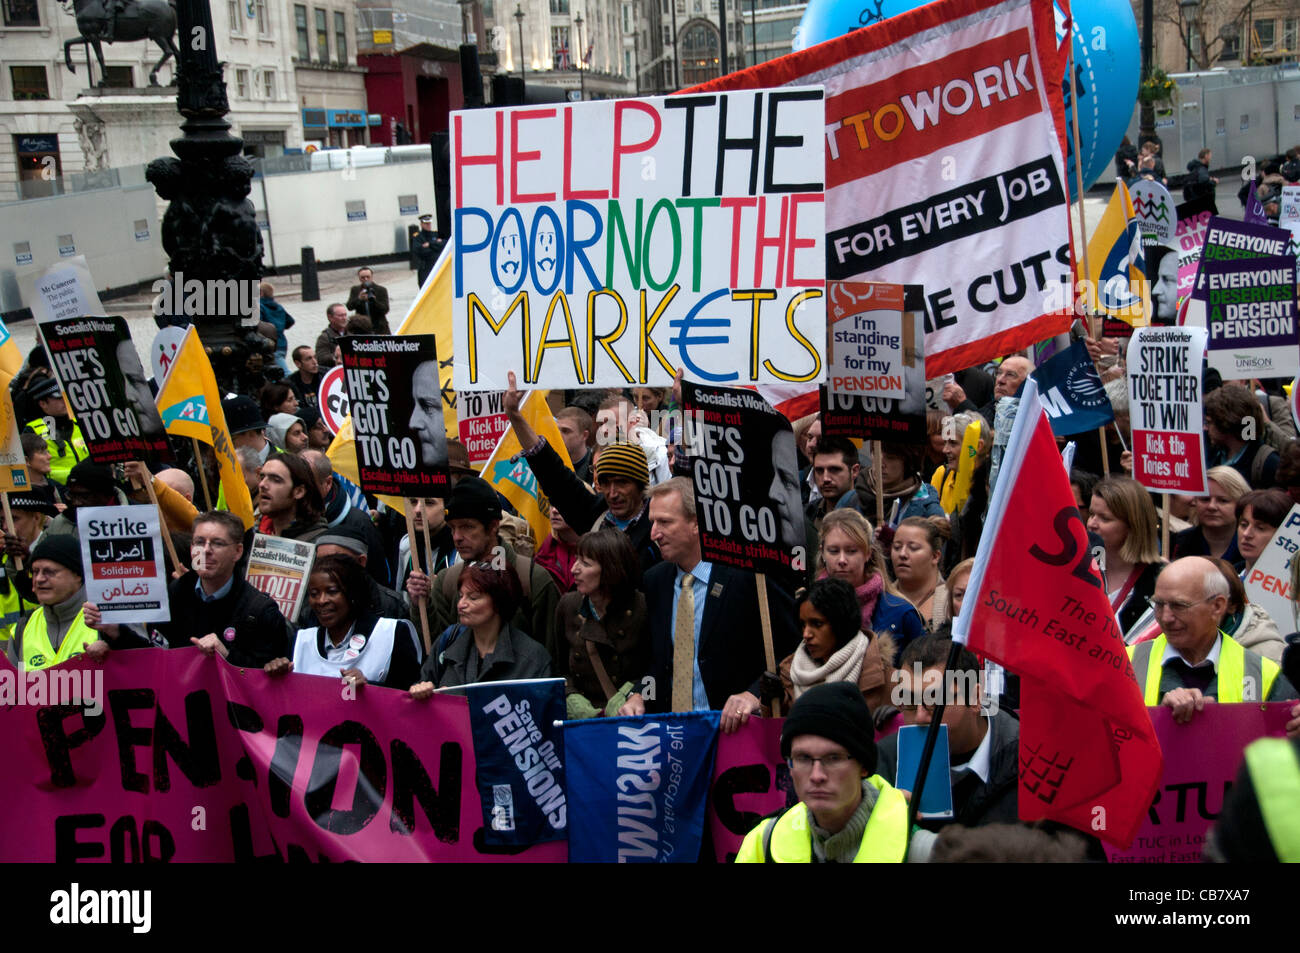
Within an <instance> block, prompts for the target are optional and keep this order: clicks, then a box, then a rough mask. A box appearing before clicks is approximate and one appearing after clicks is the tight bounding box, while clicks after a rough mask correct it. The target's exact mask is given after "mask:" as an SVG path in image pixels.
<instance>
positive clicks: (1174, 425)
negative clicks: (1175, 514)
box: [1128, 328, 1206, 496]
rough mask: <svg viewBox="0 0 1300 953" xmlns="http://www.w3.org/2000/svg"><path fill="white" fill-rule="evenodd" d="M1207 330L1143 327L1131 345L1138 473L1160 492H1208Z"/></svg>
mask: <svg viewBox="0 0 1300 953" xmlns="http://www.w3.org/2000/svg"><path fill="white" fill-rule="evenodd" d="M1205 340H1206V331H1205V328H1138V329H1137V330H1136V331H1135V332H1134V333H1133V339H1132V340H1131V341H1129V345H1128V393H1129V408H1130V414H1131V420H1132V426H1133V477H1134V478H1135V479H1136V480H1137V481H1138V482H1139V483H1141V484H1142V485H1143V486H1144V487H1146V488H1147V489H1148V490H1155V491H1157V492H1160V493H1187V494H1191V495H1193V496H1199V495H1201V494H1203V493H1204V492H1205V447H1204V446H1203V445H1202V442H1201V359H1202V358H1203V357H1204V356H1205Z"/></svg>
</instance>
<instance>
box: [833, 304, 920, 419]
mask: <svg viewBox="0 0 1300 953" xmlns="http://www.w3.org/2000/svg"><path fill="white" fill-rule="evenodd" d="M829 287H830V304H829V305H828V308H829V311H830V318H831V323H830V326H829V328H828V329H827V335H828V337H829V339H830V340H829V342H828V344H827V360H828V362H829V363H830V373H829V375H828V379H829V381H830V383H829V386H826V387H822V388H821V411H822V433H823V434H825V435H826V436H828V437H836V436H843V437H855V438H859V439H863V440H888V441H891V442H893V443H924V442H925V439H926V436H925V433H926V430H925V410H926V380H925V330H924V317H925V316H924V303H923V300H922V289H921V288H920V286H918V285H891V284H884V283H881V282H857V281H833V282H831V283H830V285H829Z"/></svg>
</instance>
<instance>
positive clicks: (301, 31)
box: [293, 4, 311, 63]
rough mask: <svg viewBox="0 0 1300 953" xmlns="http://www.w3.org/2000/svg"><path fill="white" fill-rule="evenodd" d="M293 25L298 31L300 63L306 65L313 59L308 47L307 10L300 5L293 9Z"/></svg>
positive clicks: (295, 5)
mask: <svg viewBox="0 0 1300 953" xmlns="http://www.w3.org/2000/svg"><path fill="white" fill-rule="evenodd" d="M293 25H294V27H295V29H297V31H298V61H299V62H301V63H306V62H307V61H308V60H310V59H311V50H309V49H308V47H307V8H306V7H304V6H301V5H300V4H294V7H293Z"/></svg>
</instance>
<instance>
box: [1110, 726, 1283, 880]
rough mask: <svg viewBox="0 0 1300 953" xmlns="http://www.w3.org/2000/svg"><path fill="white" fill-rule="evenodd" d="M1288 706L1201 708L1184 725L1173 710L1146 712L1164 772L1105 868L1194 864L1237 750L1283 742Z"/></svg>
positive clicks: (1232, 774)
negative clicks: (1132, 831)
mask: <svg viewBox="0 0 1300 953" xmlns="http://www.w3.org/2000/svg"><path fill="white" fill-rule="evenodd" d="M1293 705H1294V702H1274V703H1272V704H1269V705H1260V704H1256V703H1241V704H1233V705H1220V704H1212V705H1206V706H1205V710H1204V711H1202V712H1198V713H1197V714H1196V715H1195V716H1194V717H1193V718H1192V720H1191V721H1190V722H1188V723H1187V724H1185V725H1180V724H1177V723H1175V721H1174V716H1173V710H1172V709H1170V708H1166V707H1165V706H1163V705H1154V706H1151V707H1150V708H1148V709H1147V710H1148V711H1150V712H1151V724H1152V726H1153V727H1154V728H1155V730H1156V738H1157V739H1158V740H1159V742H1160V749H1161V752H1162V753H1163V754H1164V759H1165V773H1164V776H1163V777H1162V778H1161V780H1160V787H1159V788H1158V789H1157V791H1156V798H1155V801H1153V802H1152V804H1151V807H1150V809H1149V810H1148V811H1147V818H1146V821H1144V822H1143V824H1142V826H1141V827H1140V828H1138V832H1137V837H1136V838H1135V839H1134V840H1133V843H1132V844H1131V845H1130V846H1129V848H1128V849H1127V850H1120V849H1118V848H1115V847H1110V846H1107V847H1106V855H1107V856H1108V857H1109V858H1110V862H1111V863H1113V864H1132V863H1145V864H1174V863H1186V864H1195V863H1199V862H1200V860H1201V848H1202V847H1203V846H1204V844H1205V835H1206V832H1207V831H1209V829H1210V825H1211V824H1212V823H1213V822H1214V820H1215V818H1217V817H1218V816H1219V812H1220V811H1221V810H1222V809H1223V798H1224V795H1226V794H1227V793H1228V789H1229V788H1230V787H1232V783H1233V781H1234V780H1235V779H1236V777H1237V771H1238V769H1239V768H1240V767H1241V762H1242V752H1244V751H1245V749H1246V746H1247V745H1248V744H1250V743H1251V742H1252V741H1254V740H1256V739H1257V738H1282V737H1285V736H1286V723H1287V720H1288V719H1289V718H1290V717H1291V715H1290V712H1291V707H1292V706H1293Z"/></svg>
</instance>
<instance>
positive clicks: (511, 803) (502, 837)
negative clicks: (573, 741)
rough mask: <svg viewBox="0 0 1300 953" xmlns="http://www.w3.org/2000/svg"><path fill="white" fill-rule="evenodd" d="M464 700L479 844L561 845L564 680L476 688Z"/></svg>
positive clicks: (565, 805)
mask: <svg viewBox="0 0 1300 953" xmlns="http://www.w3.org/2000/svg"><path fill="white" fill-rule="evenodd" d="M455 694H463V695H465V696H466V697H467V698H468V699H469V720H470V728H471V730H472V731H473V734H474V757H475V764H476V771H475V783H476V786H477V787H478V792H479V798H480V799H481V800H482V802H483V841H484V843H486V844H489V845H492V846H506V847H514V846H518V847H527V846H528V845H530V844H540V843H544V842H545V841H553V840H564V838H565V836H566V832H567V829H568V816H569V811H568V798H567V796H566V794H565V788H566V785H565V780H564V748H563V744H562V742H563V738H562V735H561V732H560V729H559V728H558V727H557V725H556V723H557V722H559V721H562V720H563V719H564V717H565V715H564V679H562V678H542V679H520V680H517V681H504V682H483V683H479V684H473V685H465V686H462V687H460V688H458V689H456V691H455Z"/></svg>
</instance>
